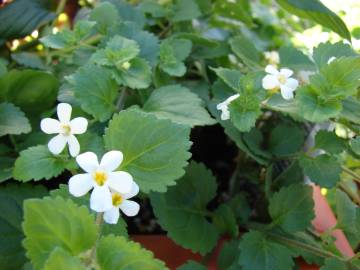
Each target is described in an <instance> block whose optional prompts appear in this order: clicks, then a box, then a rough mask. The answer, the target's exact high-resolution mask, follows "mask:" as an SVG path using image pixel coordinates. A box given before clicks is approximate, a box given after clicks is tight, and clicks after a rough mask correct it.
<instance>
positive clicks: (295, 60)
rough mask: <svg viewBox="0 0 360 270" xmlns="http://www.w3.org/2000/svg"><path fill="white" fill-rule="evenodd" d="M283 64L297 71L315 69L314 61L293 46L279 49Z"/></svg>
mask: <svg viewBox="0 0 360 270" xmlns="http://www.w3.org/2000/svg"><path fill="white" fill-rule="evenodd" d="M279 56H280V63H281V66H283V67H287V68H291V69H293V70H296V71H300V70H314V68H315V66H314V63H313V62H312V61H311V60H310V59H309V57H308V56H307V55H305V54H304V53H303V52H302V51H300V50H298V49H296V48H294V47H292V46H282V47H281V48H280V50H279Z"/></svg>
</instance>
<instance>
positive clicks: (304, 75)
mask: <svg viewBox="0 0 360 270" xmlns="http://www.w3.org/2000/svg"><path fill="white" fill-rule="evenodd" d="M314 74H315V72H313V71H309V70H300V71H299V72H298V74H297V78H298V79H299V82H300V84H308V83H310V76H312V75H314Z"/></svg>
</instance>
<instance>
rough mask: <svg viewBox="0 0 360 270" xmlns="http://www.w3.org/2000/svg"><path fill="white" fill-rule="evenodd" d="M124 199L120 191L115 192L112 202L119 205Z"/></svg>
mask: <svg viewBox="0 0 360 270" xmlns="http://www.w3.org/2000/svg"><path fill="white" fill-rule="evenodd" d="M123 201H124V198H123V197H122V196H121V195H120V194H119V193H114V194H113V195H112V204H113V205H114V206H119V205H120V204H122V202H123Z"/></svg>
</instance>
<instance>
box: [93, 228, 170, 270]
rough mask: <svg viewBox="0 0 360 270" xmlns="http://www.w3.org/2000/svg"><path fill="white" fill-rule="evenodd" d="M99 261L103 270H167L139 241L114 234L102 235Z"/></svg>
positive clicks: (99, 246) (98, 253)
mask: <svg viewBox="0 0 360 270" xmlns="http://www.w3.org/2000/svg"><path fill="white" fill-rule="evenodd" d="M96 255H97V262H98V264H99V265H100V267H101V269H102V270H114V269H116V270H130V269H146V270H165V269H167V267H166V266H165V264H164V263H163V262H162V261H160V260H157V259H155V258H154V256H153V254H152V253H151V252H150V251H149V250H146V249H144V248H141V246H140V245H139V244H138V243H135V242H132V241H127V240H126V239H125V238H123V237H115V236H113V235H109V236H105V237H102V238H101V239H100V241H99V244H98V247H97V250H96Z"/></svg>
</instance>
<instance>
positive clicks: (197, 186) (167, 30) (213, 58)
mask: <svg viewBox="0 0 360 270" xmlns="http://www.w3.org/2000/svg"><path fill="white" fill-rule="evenodd" d="M46 2H47V1H40V0H28V1H25V0H24V1H22V0H17V1H13V2H12V3H9V4H7V5H5V6H4V7H2V8H1V9H0V21H2V22H4V24H1V25H0V44H2V45H3V47H2V48H1V51H0V53H1V54H0V55H1V58H0V182H4V181H7V182H6V183H4V184H2V186H1V187H0V205H1V210H2V211H1V214H0V231H1V233H0V238H1V244H0V265H1V266H2V269H49V270H50V269H70V270H71V269H88V268H91V267H94V268H96V269H105V270H107V269H109V270H112V269H167V268H166V266H165V264H164V263H163V262H161V261H159V260H157V259H155V258H154V257H153V255H152V253H151V252H150V251H147V250H145V249H143V248H141V247H140V246H139V245H138V244H136V243H134V242H132V241H130V240H128V233H127V228H126V223H125V221H124V220H123V219H121V218H120V221H119V223H118V224H117V225H108V224H106V225H105V224H103V225H101V224H98V222H97V221H98V220H97V221H96V218H95V215H94V214H93V213H91V212H90V209H88V208H87V205H88V204H89V203H88V200H89V198H88V197H84V198H71V197H70V195H69V193H68V190H67V186H66V185H60V186H59V187H58V188H55V189H54V185H52V184H49V183H54V182H55V183H57V184H58V183H59V182H60V183H63V184H66V183H67V180H68V179H69V175H70V174H75V173H76V172H78V171H80V168H78V166H77V164H76V163H75V162H74V159H72V158H71V157H70V155H69V154H68V153H67V152H63V153H62V154H60V155H53V154H51V153H50V152H49V150H48V148H47V146H46V144H47V142H48V140H49V138H48V137H47V136H46V135H45V134H43V133H41V131H40V127H39V126H40V125H39V123H40V121H41V119H42V118H44V117H48V116H51V115H53V114H54V112H55V111H54V108H55V106H56V103H57V102H67V103H70V104H71V105H72V106H73V114H75V115H78V116H83V117H85V118H87V119H89V129H88V131H87V132H86V134H83V135H79V137H78V139H79V142H80V145H81V152H85V151H92V152H95V153H96V154H98V155H102V154H103V153H104V152H105V151H110V150H119V151H121V152H122V153H123V154H124V161H123V162H122V164H121V167H120V169H121V170H122V171H127V172H129V173H130V174H131V175H132V176H133V178H134V181H135V182H136V183H137V184H138V185H139V186H140V190H141V192H142V196H141V197H142V199H143V200H149V201H150V204H151V207H152V209H153V212H154V215H155V217H156V219H157V221H158V224H159V225H160V226H161V228H162V229H163V230H164V231H166V232H167V234H168V236H169V237H170V238H171V239H172V240H174V241H175V242H176V243H177V244H178V245H180V246H182V247H184V248H186V249H190V250H191V251H193V252H196V253H200V254H201V255H204V256H205V257H204V258H207V257H209V256H211V253H212V252H213V251H214V250H215V248H216V246H217V243H218V242H219V239H220V238H221V237H222V236H224V235H229V236H230V237H231V238H232V239H231V241H228V242H227V243H225V245H224V246H223V247H222V250H221V253H220V256H219V258H218V267H219V269H221V270H231V269H244V270H252V269H255V270H271V269H278V270H289V269H293V268H294V266H295V261H294V258H297V257H302V258H303V259H305V261H307V262H308V263H312V264H317V265H319V266H322V268H321V269H323V270H338V269H360V262H359V260H358V259H356V257H355V258H354V259H348V258H345V257H342V255H341V254H340V252H339V251H338V250H337V248H336V246H335V241H334V239H333V237H331V231H332V230H335V229H342V230H343V232H344V233H345V235H346V236H347V237H348V238H349V240H350V244H351V246H352V248H353V249H354V251H357V250H358V248H359V243H360V228H359V224H360V210H359V207H358V205H357V204H359V202H360V197H359V195H358V191H357V188H356V183H355V182H353V180H352V179H348V178H346V177H344V174H343V173H342V172H343V171H345V172H346V173H347V174H350V175H351V177H352V178H353V179H357V181H360V178H359V177H358V176H357V174H356V172H353V171H352V170H350V169H349V168H348V166H351V167H352V168H355V169H356V168H358V167H359V165H360V163H359V157H360V137H357V135H358V134H359V130H360V101H359V100H358V94H359V92H358V88H359V86H360V56H359V54H358V53H357V52H356V51H354V50H353V49H352V47H351V46H350V45H348V44H345V43H343V42H338V43H330V42H328V43H322V44H320V45H319V46H318V47H316V48H314V50H313V53H312V55H311V56H309V55H307V54H305V53H304V52H302V51H301V50H300V49H297V48H295V47H294V46H293V45H292V44H291V43H289V40H290V39H289V33H288V31H285V26H282V27H279V26H274V25H273V24H272V23H271V22H270V21H271V20H268V19H266V18H267V17H269V16H270V17H272V18H273V19H276V20H278V21H279V18H278V17H277V16H274V15H273V14H272V13H270V12H269V13H268V14H266V16H265V13H266V11H265V10H268V7H269V5H270V3H260V2H258V1H248V0H236V1H222V0H216V1H210V0H173V1H172V0H168V1H167V0H165V1H163V0H146V1H129V2H139V3H128V2H126V1H118V0H106V1H95V2H97V3H96V4H95V5H92V4H88V7H83V8H82V9H80V10H79V11H78V14H77V16H76V18H75V19H74V21H73V26H72V27H69V28H66V27H63V29H61V30H60V31H59V32H57V33H55V34H52V33H51V30H52V29H51V28H52V27H53V26H54V25H55V24H56V21H54V22H51V21H52V20H53V19H54V18H56V15H58V14H54V12H52V11H50V9H51V7H50V6H48V5H46ZM85 2H86V1H85ZM253 2H254V3H253ZM255 2H256V3H255ZM264 2H267V1H264ZM276 2H277V3H278V6H277V7H276V9H277V12H278V13H279V14H280V13H281V12H283V10H285V11H287V12H290V13H292V14H295V15H297V16H299V17H300V18H302V19H308V20H310V22H313V23H314V22H315V23H318V24H321V25H322V26H324V27H325V28H326V29H329V30H331V31H334V32H336V33H338V34H339V36H341V37H342V38H344V39H348V40H350V39H351V37H350V34H349V32H348V30H347V28H346V26H345V24H344V23H343V22H342V20H341V19H340V18H339V17H338V16H337V15H336V14H334V13H333V12H331V11H330V10H329V9H327V8H326V7H325V6H324V5H322V4H321V2H320V1H318V0H304V1H295V0H277V1H276ZM60 3H63V1H60ZM60 8H61V5H60ZM254 9H257V10H260V9H262V10H264V14H263V17H261V16H260V17H259V16H258V15H256V14H255V12H254ZM19 14H22V19H21V20H19V19H18V17H19V16H20V15H19ZM5 18H6V20H5ZM28 22H31V23H28ZM292 23H294V22H292ZM10 26H11V27H10ZM297 27H300V28H301V27H302V25H300V24H299V25H297ZM35 29H39V30H40V32H41V38H39V39H36V40H34V41H32V42H30V43H25V44H23V45H21V46H20V47H19V48H18V49H17V50H16V51H15V52H13V51H11V50H8V49H7V46H8V45H9V41H11V40H12V39H14V38H22V37H24V36H25V35H28V34H30V33H31V32H32V31H33V30H35ZM6 42H7V43H6ZM39 44H41V45H42V46H44V47H45V50H41V51H38V50H37V49H36V46H37V45H39ZM270 48H272V49H273V48H276V49H277V50H279V55H280V63H279V65H280V66H281V67H288V68H291V69H292V70H294V72H295V76H299V77H300V74H301V72H311V76H310V78H309V81H306V82H302V84H301V86H300V87H299V88H298V89H297V90H296V95H295V98H294V99H293V100H291V101H287V100H284V99H282V98H281V96H280V94H273V93H269V92H266V91H265V90H264V89H263V88H262V78H263V77H264V76H265V72H264V67H265V65H266V64H267V63H266V60H265V59H264V56H263V53H262V52H263V51H264V50H268V49H270ZM229 55H230V57H229ZM333 57H335V60H333V61H331V62H330V63H329V60H330V59H331V58H333ZM234 94H240V96H239V98H237V99H236V100H234V101H233V102H231V104H230V105H229V111H230V115H231V117H230V120H228V121H222V120H220V112H219V111H217V110H216V105H217V104H218V103H220V102H222V101H224V100H225V99H226V98H228V97H229V96H231V95H234ZM324 122H325V124H324ZM319 123H321V124H322V125H329V123H330V125H337V126H340V125H341V127H342V130H345V131H347V132H348V133H349V134H350V135H349V136H342V137H339V136H338V134H336V133H335V132H334V131H332V130H331V129H329V130H321V131H319V132H318V133H317V134H316V136H315V137H314V140H313V142H311V139H312V138H313V136H312V133H313V132H314V130H317V129H318V127H319V126H320V125H319ZM210 125H214V126H215V125H217V127H220V126H221V127H222V128H223V129H224V132H225V134H226V135H227V137H228V138H229V141H230V144H231V147H232V148H233V149H236V151H237V157H236V158H234V159H235V161H234V162H233V163H234V164H232V165H234V166H230V167H231V168H233V167H234V168H235V169H234V171H233V172H230V174H231V173H232V175H231V177H229V179H225V180H228V181H225V182H226V183H225V184H224V183H222V182H221V183H220V181H217V177H218V176H219V175H218V174H217V173H216V172H215V170H214V172H212V171H211V170H210V169H209V168H207V167H206V166H205V164H204V163H203V162H202V160H197V161H195V160H190V158H191V152H190V150H191V149H190V148H191V146H192V142H191V141H190V133H191V130H194V129H196V130H198V129H202V127H203V126H210ZM203 130H207V129H203ZM310 131H311V132H310ZM217 139H218V138H214V144H215V143H216V142H217V141H215V140H217ZM200 140H201V138H200ZM195 143H196V141H195ZM304 149H305V150H304ZM224 151H226V150H225V149H224ZM213 155H214V160H216V155H215V153H213ZM216 161H219V160H216ZM221 162H222V161H221ZM305 177H306V178H307V179H308V180H311V181H312V182H313V183H316V184H317V185H319V186H320V187H322V188H327V189H329V192H331V194H332V195H333V197H334V200H333V206H334V210H335V212H336V215H337V220H338V223H337V225H336V226H335V227H334V228H331V230H330V231H329V232H325V233H323V234H320V233H316V232H315V231H314V228H313V226H312V223H311V221H312V220H313V218H314V216H315V213H314V201H313V198H312V195H313V194H312V192H313V189H312V187H311V186H310V185H306V184H305V183H304V178H305ZM219 178H221V176H220V177H219ZM15 181H18V182H20V183H14V182H15ZM29 181H41V182H37V183H34V182H31V184H30V183H24V182H29ZM44 186H46V187H47V188H45V187H44ZM224 186H225V188H224ZM48 189H51V191H49V190H48ZM140 211H141V210H140ZM240 228H241V229H240ZM204 261H205V260H204ZM179 269H181V270H186V269H200V270H201V269H206V268H205V267H204V266H203V265H200V264H198V263H196V262H192V261H190V262H188V263H186V264H184V265H183V266H182V267H180V268H179Z"/></svg>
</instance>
